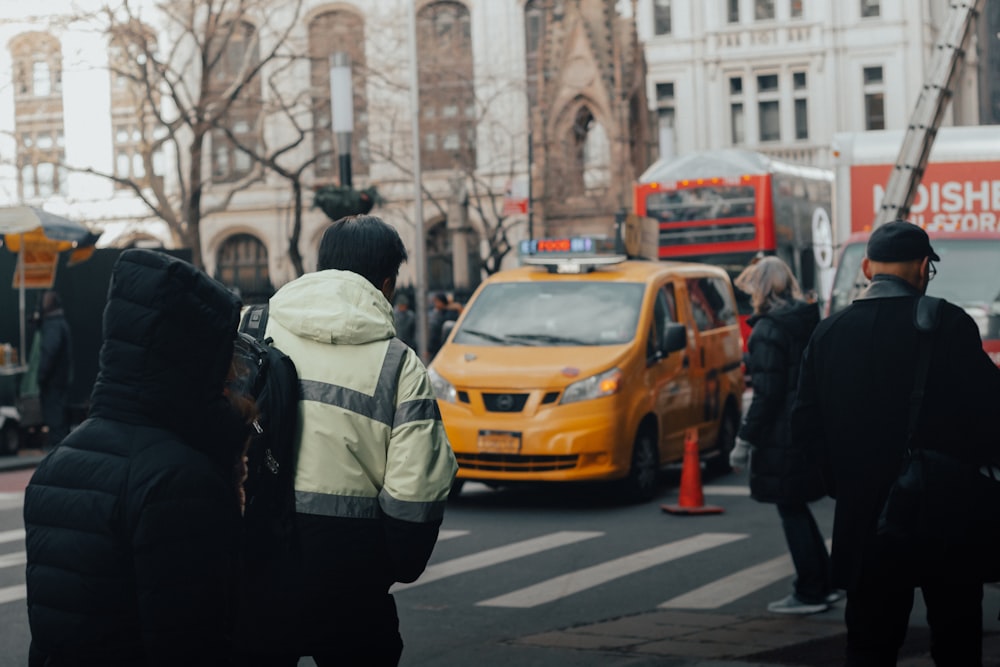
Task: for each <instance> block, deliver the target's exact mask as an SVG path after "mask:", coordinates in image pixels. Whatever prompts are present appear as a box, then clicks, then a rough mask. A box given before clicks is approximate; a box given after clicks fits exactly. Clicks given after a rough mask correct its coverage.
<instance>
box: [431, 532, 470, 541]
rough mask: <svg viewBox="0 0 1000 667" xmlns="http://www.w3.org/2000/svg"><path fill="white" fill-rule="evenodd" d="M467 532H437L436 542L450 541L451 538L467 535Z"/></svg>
mask: <svg viewBox="0 0 1000 667" xmlns="http://www.w3.org/2000/svg"><path fill="white" fill-rule="evenodd" d="M468 534H469V531H467V530H442V531H440V532H438V542H440V541H441V540H450V539H452V538H453V537H462V536H463V535H468Z"/></svg>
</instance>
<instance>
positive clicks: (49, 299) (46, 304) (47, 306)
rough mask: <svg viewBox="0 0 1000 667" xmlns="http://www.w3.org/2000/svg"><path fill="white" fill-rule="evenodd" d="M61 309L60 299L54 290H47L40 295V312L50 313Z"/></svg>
mask: <svg viewBox="0 0 1000 667" xmlns="http://www.w3.org/2000/svg"><path fill="white" fill-rule="evenodd" d="M59 308H62V299H60V298H59V293H58V292H56V291H55V290H47V291H46V292H45V293H44V294H43V295H42V312H45V313H50V312H52V311H53V310H57V309H59Z"/></svg>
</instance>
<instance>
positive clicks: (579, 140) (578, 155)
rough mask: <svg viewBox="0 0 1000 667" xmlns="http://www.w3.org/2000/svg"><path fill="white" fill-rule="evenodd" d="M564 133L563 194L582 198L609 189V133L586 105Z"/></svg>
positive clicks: (578, 110)
mask: <svg viewBox="0 0 1000 667" xmlns="http://www.w3.org/2000/svg"><path fill="white" fill-rule="evenodd" d="M572 118H573V120H572V122H571V123H570V124H569V126H568V128H567V129H566V130H565V131H564V134H563V140H562V156H561V159H560V161H559V170H560V174H561V176H560V178H559V181H558V182H559V183H560V184H561V187H562V192H561V194H562V195H564V196H573V195H582V194H586V193H588V192H593V191H594V190H598V189H602V188H606V187H608V185H609V184H610V180H611V173H610V170H609V167H610V160H611V157H610V155H611V148H610V142H609V140H608V134H607V130H606V129H605V128H604V126H603V125H601V123H600V122H599V121H598V120H597V119H596V118H595V117H594V113H593V112H592V111H591V110H590V107H588V106H587V105H586V104H585V103H582V104H580V105H579V106H578V107H577V109H576V111H575V112H574V113H573V116H572Z"/></svg>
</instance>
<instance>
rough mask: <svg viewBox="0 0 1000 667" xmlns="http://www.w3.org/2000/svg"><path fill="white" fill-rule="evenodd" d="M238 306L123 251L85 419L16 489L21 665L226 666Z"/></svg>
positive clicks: (201, 281)
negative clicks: (23, 640) (21, 559)
mask: <svg viewBox="0 0 1000 667" xmlns="http://www.w3.org/2000/svg"><path fill="white" fill-rule="evenodd" d="M239 308H240V304H239V301H238V300H237V298H236V297H235V296H233V295H232V294H231V293H230V292H229V291H228V290H227V289H225V287H223V286H222V285H221V284H220V283H217V282H216V281H214V280H212V279H211V278H209V277H208V276H206V275H205V274H204V273H202V272H201V271H198V270H197V269H195V268H194V267H193V266H192V265H190V264H188V263H187V262H183V261H181V260H178V259H174V258H171V257H169V256H167V255H164V254H162V253H157V252H153V251H149V250H128V251H126V252H124V253H122V255H121V257H120V258H119V259H118V261H117V263H116V264H115V267H114V269H113V272H112V277H111V285H110V288H109V291H108V303H107V306H106V308H105V310H104V342H103V344H102V347H101V352H100V373H99V374H98V377H97V381H96V384H95V386H94V390H93V393H92V396H91V405H92V408H91V413H90V416H89V417H88V419H87V420H86V421H84V422H83V424H81V425H80V426H79V427H78V428H76V429H75V430H74V431H73V432H72V433H70V434H69V435H68V436H67V437H66V439H65V440H63V443H62V445H61V446H60V447H59V448H58V449H56V450H55V451H53V452H52V453H51V454H50V455H49V456H47V457H46V458H45V460H43V461H42V463H41V464H40V465H39V467H38V469H37V470H36V471H35V473H34V475H33V476H32V478H31V482H30V484H29V485H28V488H27V490H26V492H25V500H24V524H25V528H26V532H27V536H26V546H27V560H28V566H27V576H26V583H27V592H28V621H29V624H30V628H31V648H30V657H29V665H31V667H35V666H36V665H37V666H42V665H45V666H46V667H59V666H60V665H74V666H84V665H86V666H94V667H96V666H98V665H100V666H102V667H108V666H111V667H125V666H126V665H128V666H129V667H143V666H148V665H163V666H168V665H169V666H171V667H174V666H176V665H186V666H190V665H198V666H201V665H204V666H205V667H208V666H212V667H215V666H217V665H224V664H226V662H227V660H228V655H229V651H230V650H231V646H230V637H229V630H230V628H229V624H230V622H231V613H232V604H233V594H234V592H235V591H234V590H233V582H234V581H235V575H236V560H235V557H236V546H237V537H238V532H239V525H240V508H239V499H238V491H237V483H236V482H235V480H234V472H235V470H234V468H235V466H236V465H237V463H238V461H239V457H240V455H241V453H242V445H243V442H245V440H246V437H247V434H248V430H247V425H246V421H245V419H244V418H243V417H242V416H241V415H240V414H239V413H238V412H236V411H235V410H234V408H233V407H231V405H230V403H229V402H228V401H227V400H226V398H225V397H224V395H223V391H224V388H225V382H226V379H227V375H228V373H229V369H230V362H231V359H232V352H233V339H234V336H235V334H236V325H237V321H238V317H239Z"/></svg>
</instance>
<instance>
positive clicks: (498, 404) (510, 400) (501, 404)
mask: <svg viewBox="0 0 1000 667" xmlns="http://www.w3.org/2000/svg"><path fill="white" fill-rule="evenodd" d="M527 402H528V395H527V394H487V393H484V394H483V405H484V406H485V407H486V409H487V410H488V411H490V412H520V411H521V410H523V409H524V404H525V403H527Z"/></svg>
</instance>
